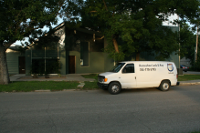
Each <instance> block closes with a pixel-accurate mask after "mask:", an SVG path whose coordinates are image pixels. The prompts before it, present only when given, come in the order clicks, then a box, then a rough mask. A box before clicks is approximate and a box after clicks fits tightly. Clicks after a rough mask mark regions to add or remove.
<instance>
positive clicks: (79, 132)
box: [0, 86, 200, 133]
mask: <svg viewBox="0 0 200 133" xmlns="http://www.w3.org/2000/svg"><path fill="white" fill-rule="evenodd" d="M193 131H200V86H179V87H172V88H171V90H170V91H168V92H161V91H159V90H157V89H144V90H125V91H123V92H122V93H120V94H119V95H110V94H109V93H108V92H107V91H103V90H91V91H72V90H71V91H64V92H27V93H23V92H22V93H0V133H189V132H193Z"/></svg>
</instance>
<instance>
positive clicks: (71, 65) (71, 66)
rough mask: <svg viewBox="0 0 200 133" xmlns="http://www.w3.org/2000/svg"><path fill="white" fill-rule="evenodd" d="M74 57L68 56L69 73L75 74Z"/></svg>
mask: <svg viewBox="0 0 200 133" xmlns="http://www.w3.org/2000/svg"><path fill="white" fill-rule="evenodd" d="M75 59H76V57H75V56H69V73H70V74H72V73H75V66H76V65H75Z"/></svg>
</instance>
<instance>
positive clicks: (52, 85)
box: [0, 81, 79, 92]
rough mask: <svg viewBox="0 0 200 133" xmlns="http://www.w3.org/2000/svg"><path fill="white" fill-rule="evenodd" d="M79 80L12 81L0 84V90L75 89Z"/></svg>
mask: <svg viewBox="0 0 200 133" xmlns="http://www.w3.org/2000/svg"><path fill="white" fill-rule="evenodd" d="M78 85H79V82H75V81H73V82H69V81H68V82H66V81H23V82H12V83H10V84H8V85H1V84H0V92H13V91H16V92H28V91H34V90H51V91H59V90H64V89H76V88H77V86H78Z"/></svg>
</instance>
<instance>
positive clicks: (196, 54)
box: [195, 22, 199, 62]
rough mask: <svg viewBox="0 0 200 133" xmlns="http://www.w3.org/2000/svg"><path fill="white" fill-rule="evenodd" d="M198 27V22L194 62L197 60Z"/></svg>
mask: <svg viewBox="0 0 200 133" xmlns="http://www.w3.org/2000/svg"><path fill="white" fill-rule="evenodd" d="M198 29H199V22H198V24H197V35H196V49H195V62H197V52H198V36H199V34H198Z"/></svg>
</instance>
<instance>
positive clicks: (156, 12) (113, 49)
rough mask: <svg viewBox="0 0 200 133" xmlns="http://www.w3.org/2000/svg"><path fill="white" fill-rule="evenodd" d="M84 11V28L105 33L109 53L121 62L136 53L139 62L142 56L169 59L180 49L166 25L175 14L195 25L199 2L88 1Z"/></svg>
mask: <svg viewBox="0 0 200 133" xmlns="http://www.w3.org/2000/svg"><path fill="white" fill-rule="evenodd" d="M81 8H82V12H81V17H82V26H84V27H86V26H88V27H91V28H92V29H93V30H98V31H101V32H102V33H103V34H104V36H105V37H106V39H107V40H108V42H109V46H108V47H107V51H108V52H109V53H111V54H112V55H113V56H115V58H116V57H117V58H118V60H123V59H124V58H125V57H128V56H131V55H132V54H133V53H136V60H139V54H140V53H141V52H148V53H151V54H154V55H155V57H156V58H157V59H159V60H164V59H166V58H169V56H170V54H171V53H172V52H174V51H178V49H179V45H178V34H177V33H173V32H172V31H171V30H170V29H169V28H168V27H164V26H162V22H163V21H166V20H168V16H169V15H171V14H177V15H178V16H179V18H180V19H181V21H189V22H191V23H195V22H196V21H194V20H195V19H197V18H198V17H199V15H198V14H199V2H198V0H182V1H179V0H125V1H124V0H86V1H85V4H84V6H83V7H81ZM171 23H174V24H178V23H179V20H178V19H177V20H176V21H174V22H171Z"/></svg>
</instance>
